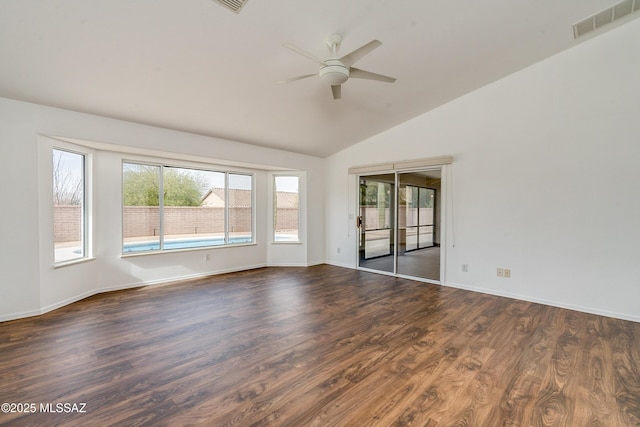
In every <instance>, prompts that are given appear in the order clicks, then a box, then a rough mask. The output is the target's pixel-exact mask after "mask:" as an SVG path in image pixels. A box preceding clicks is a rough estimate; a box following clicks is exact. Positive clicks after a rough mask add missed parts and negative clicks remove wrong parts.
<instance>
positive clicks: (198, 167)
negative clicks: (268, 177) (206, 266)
mask: <svg viewBox="0 0 640 427" xmlns="http://www.w3.org/2000/svg"><path fill="white" fill-rule="evenodd" d="M125 164H135V165H140V166H152V167H159V188H158V191H159V198H158V208H159V217H160V218H159V227H158V230H159V246H160V248H159V249H153V250H140V251H125V250H124V249H125V244H126V242H125V236H124V227H125V223H124V208H125V205H124V165H125ZM165 168H174V169H190V170H195V171H202V172H213V173H222V174H224V184H223V185H224V195H225V200H224V202H225V203H224V233H223V234H224V242H223V243H222V244H216V245H206V246H204V245H203V246H187V247H178V248H168V249H167V248H165V238H166V236H165V206H164V197H160V195H161V194H164V190H163V187H164V177H165V174H164V171H165ZM230 174H234V175H245V176H248V177H250V179H251V188H250V190H249V191H250V192H251V219H250V220H251V241H249V242H240V243H231V242H230V241H229V209H230V207H229V175H230ZM120 179H121V186H120V189H121V195H120V196H121V197H120V203H121V206H120V212H121V215H122V227H121V232H120V234H121V236H120V240H121V245H120V252H121V256H122V257H132V256H144V255H150V254H160V253H171V252H182V251H194V250H211V249H218V248H228V247H238V246H251V245H256V244H257V243H256V204H255V200H256V195H255V189H256V177H255V172H254V171H246V170H236V169H233V168H229V169H226V168H224V169H223V168H220V167H219V166H217V165H212V164H193V163H190V162H179V161H178V162H164V161H158V160H147V159H140V158H122V159H121V165H120ZM212 188H213V187H212Z"/></svg>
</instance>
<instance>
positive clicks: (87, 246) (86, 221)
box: [50, 140, 94, 268]
mask: <svg viewBox="0 0 640 427" xmlns="http://www.w3.org/2000/svg"><path fill="white" fill-rule="evenodd" d="M82 148H83V147H79V146H76V145H73V144H68V143H64V142H62V141H58V140H56V141H55V143H54V144H52V145H51V150H50V153H51V166H52V170H51V190H52V195H53V191H54V185H55V177H54V174H55V166H54V164H53V163H54V151H63V152H65V153H70V154H75V155H78V156H81V157H82V172H81V174H80V176H81V179H82V202H81V213H80V238H81V245H80V247H81V250H82V255H81V256H78V257H75V258H67V259H62V260H59V261H58V259H57V256H56V242H55V224H56V217H55V212H54V209H55V205H54V203H55V201H54V200H53V196H52V203H51V209H52V211H51V217H52V230H51V232H52V238H53V267H54V268H58V267H64V266H66V265H71V264H77V263H81V262H85V261H88V260H92V259H93V258H94V257H93V226H92V220H91V218H92V215H91V212H92V211H93V204H92V202H93V193H92V179H91V177H92V174H93V151H92V150H89V149H87V150H83V149H82Z"/></svg>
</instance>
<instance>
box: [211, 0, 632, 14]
mask: <svg viewBox="0 0 640 427" xmlns="http://www.w3.org/2000/svg"><path fill="white" fill-rule="evenodd" d="M213 1H215V2H216V3H218V4H221V5H222V6H224V7H226V8H227V9H229V10H231V11H232V12H235V13H240V10H241V9H242V8H243V7H244V5H245V4H246V3H247V1H248V0H213ZM639 1H640V0H639Z"/></svg>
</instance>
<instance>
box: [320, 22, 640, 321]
mask: <svg viewBox="0 0 640 427" xmlns="http://www.w3.org/2000/svg"><path fill="white" fill-rule="evenodd" d="M638 76H640V20H636V21H634V22H631V23H629V24H627V25H625V26H622V27H619V28H617V29H614V30H612V31H610V32H608V33H605V34H603V35H602V36H600V37H597V38H593V39H591V40H588V41H586V42H584V43H582V44H580V45H578V46H576V47H575V48H573V49H571V50H568V51H565V52H563V53H561V54H559V55H557V56H555V57H553V58H550V59H548V60H546V61H544V62H541V63H539V64H536V65H534V66H532V67H530V68H528V69H525V70H523V71H520V72H518V73H516V74H514V75H511V76H509V77H507V78H505V79H502V80H500V81H498V82H496V83H494V84H491V85H489V86H487V87H484V88H482V89H480V90H477V91H476V92H474V93H471V94H468V95H466V96H464V97H462V98H459V99H457V100H455V101H453V102H451V103H449V104H447V105H444V106H442V107H440V108H438V109H436V110H434V111H431V112H429V113H426V114H424V115H422V116H420V117H418V118H416V119H414V120H411V121H409V122H407V123H405V124H403V125H400V126H398V127H396V128H394V129H391V130H389V131H387V132H385V133H383V134H380V135H377V136H375V137H373V138H370V139H368V140H366V141H364V142H361V143H360V144H357V145H355V146H352V147H350V148H348V149H346V150H344V151H342V152H340V153H338V154H336V155H334V156H332V157H330V158H328V159H327V186H326V188H327V189H328V190H329V191H328V192H327V230H328V233H329V235H328V240H327V259H328V260H329V262H330V263H333V264H336V265H344V266H351V267H353V266H355V250H356V234H355V232H354V230H355V228H354V227H355V225H354V223H353V220H351V219H350V216H349V214H353V213H354V212H355V206H356V203H357V199H356V195H357V192H356V181H355V177H353V176H351V177H349V175H348V174H347V168H348V167H349V166H355V165H363V164H374V163H384V162H388V161H393V160H407V159H411V158H424V157H433V156H440V155H453V156H454V164H453V166H452V168H451V171H450V172H451V175H450V177H451V180H450V182H449V184H451V185H452V187H450V189H451V194H452V198H451V199H450V200H449V202H448V203H447V209H448V211H447V218H446V219H447V236H446V239H447V240H446V245H445V251H446V255H447V258H446V278H445V284H447V285H450V286H456V287H461V288H468V289H474V290H479V291H483V292H488V293H493V294H499V295H507V296H514V297H517V298H521V299H525V300H531V301H537V302H543V303H547V304H551V305H556V306H564V307H569V308H577V309H580V310H583V311H588V312H595V313H600V314H605V315H609V316H614V317H620V318H626V319H631V320H635V321H640V244H639V243H640V164H639V162H640V125H639V123H638V120H639V119H640V80H639V79H638ZM347 184H348V189H347ZM454 244H455V246H454ZM338 249H340V254H338ZM462 264H468V265H469V272H468V273H463V272H462V271H461V266H462ZM497 267H504V268H510V269H511V274H512V277H511V278H510V279H505V278H498V277H496V268H497Z"/></svg>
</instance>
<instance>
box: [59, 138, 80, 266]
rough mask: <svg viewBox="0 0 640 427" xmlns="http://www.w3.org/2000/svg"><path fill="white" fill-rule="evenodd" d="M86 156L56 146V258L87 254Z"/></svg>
mask: <svg viewBox="0 0 640 427" xmlns="http://www.w3.org/2000/svg"><path fill="white" fill-rule="evenodd" d="M84 201H85V195H84V156H83V155H82V154H77V153H71V152H69V151H64V150H58V149H54V150H53V235H54V238H53V241H54V248H55V249H54V250H55V255H54V261H55V262H56V263H58V262H64V261H71V260H74V259H80V258H84V257H85V256H86V250H85V243H84V241H85V230H84V223H85V221H84Z"/></svg>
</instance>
